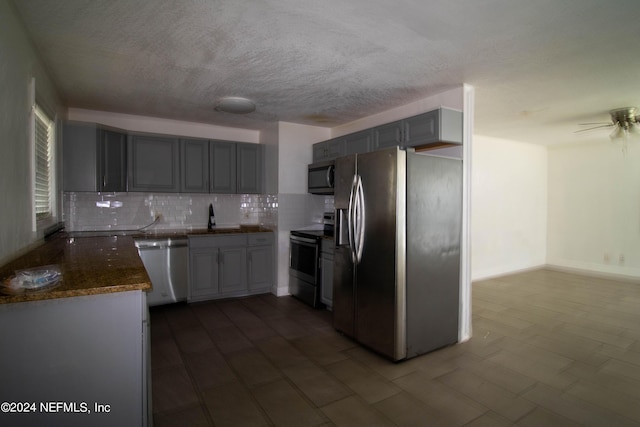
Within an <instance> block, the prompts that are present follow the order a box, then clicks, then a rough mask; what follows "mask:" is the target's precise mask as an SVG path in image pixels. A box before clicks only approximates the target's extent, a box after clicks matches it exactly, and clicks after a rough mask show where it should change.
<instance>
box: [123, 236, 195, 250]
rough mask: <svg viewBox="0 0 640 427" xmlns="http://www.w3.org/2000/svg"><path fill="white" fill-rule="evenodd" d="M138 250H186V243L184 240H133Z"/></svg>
mask: <svg viewBox="0 0 640 427" xmlns="http://www.w3.org/2000/svg"><path fill="white" fill-rule="evenodd" d="M135 244H136V248H138V249H144V250H148V249H168V248H186V247H187V246H188V242H187V240H185V239H179V240H178V239H155V240H135Z"/></svg>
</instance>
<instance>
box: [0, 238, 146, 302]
mask: <svg viewBox="0 0 640 427" xmlns="http://www.w3.org/2000/svg"><path fill="white" fill-rule="evenodd" d="M51 264H55V265H57V266H58V267H59V268H60V270H61V272H62V280H61V281H60V283H59V285H58V286H57V287H55V288H52V289H48V290H43V291H40V292H25V293H20V294H16V295H4V294H0V304H6V303H15V302H26V301H36V300H44V299H54V298H68V297H76V296H85V295H96V294H105V293H113V292H125V291H134V290H146V289H150V288H151V280H150V279H149V276H148V275H147V271H146V270H145V268H144V265H143V264H142V260H141V259H140V257H139V256H138V251H137V249H136V247H135V245H134V243H133V237H132V236H126V235H118V236H104V237H81V238H80V237H71V236H69V235H67V234H66V233H58V235H57V236H56V237H54V238H53V239H51V240H49V241H47V242H45V243H43V244H42V245H40V246H38V247H37V248H35V249H33V250H31V251H29V252H28V253H26V254H25V255H23V256H21V257H19V258H17V259H15V260H13V261H11V262H9V263H8V264H6V265H3V266H1V267H0V280H2V281H3V282H4V281H5V280H7V279H9V278H11V277H12V276H14V275H15V271H16V270H21V269H25V268H33V267H40V266H45V265H51Z"/></svg>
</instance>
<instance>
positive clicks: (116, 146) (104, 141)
mask: <svg viewBox="0 0 640 427" xmlns="http://www.w3.org/2000/svg"><path fill="white" fill-rule="evenodd" d="M62 138H63V141H62V160H63V166H62V179H63V184H62V187H63V190H64V191H92V192H96V191H114V192H115V191H126V190H127V166H126V164H127V136H126V134H125V133H123V132H118V131H115V130H110V129H104V128H101V127H100V126H98V125H96V124H95V123H83V122H65V123H64V125H63V128H62Z"/></svg>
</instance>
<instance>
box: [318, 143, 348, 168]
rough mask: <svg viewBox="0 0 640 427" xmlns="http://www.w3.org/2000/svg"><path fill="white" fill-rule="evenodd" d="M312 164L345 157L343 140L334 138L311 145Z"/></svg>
mask: <svg viewBox="0 0 640 427" xmlns="http://www.w3.org/2000/svg"><path fill="white" fill-rule="evenodd" d="M312 150H313V163H320V162H326V161H329V160H334V159H337V158H338V157H342V156H344V155H345V139H344V138H334V139H330V140H328V141H323V142H318V143H316V144H313V147H312Z"/></svg>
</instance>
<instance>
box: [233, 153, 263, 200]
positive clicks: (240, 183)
mask: <svg viewBox="0 0 640 427" xmlns="http://www.w3.org/2000/svg"><path fill="white" fill-rule="evenodd" d="M236 148H237V162H236V164H237V168H238V169H237V174H236V176H237V187H236V192H237V193H239V194H259V193H262V188H263V185H264V171H263V163H264V162H263V156H264V154H263V149H264V147H263V146H262V145H260V144H248V143H238V144H237V145H236Z"/></svg>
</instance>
